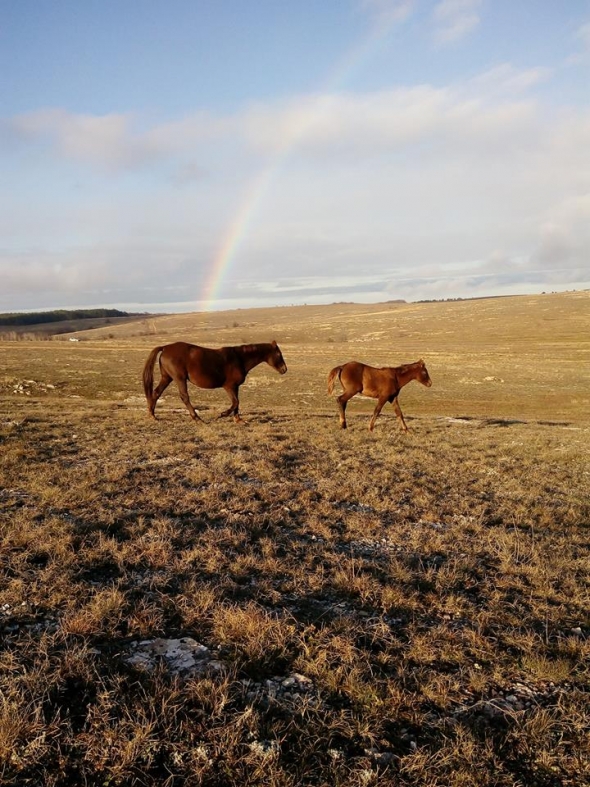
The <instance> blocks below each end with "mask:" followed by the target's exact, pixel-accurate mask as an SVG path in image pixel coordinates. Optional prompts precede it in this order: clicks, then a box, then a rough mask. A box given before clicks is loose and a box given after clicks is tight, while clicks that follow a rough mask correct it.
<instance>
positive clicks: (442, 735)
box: [0, 292, 590, 787]
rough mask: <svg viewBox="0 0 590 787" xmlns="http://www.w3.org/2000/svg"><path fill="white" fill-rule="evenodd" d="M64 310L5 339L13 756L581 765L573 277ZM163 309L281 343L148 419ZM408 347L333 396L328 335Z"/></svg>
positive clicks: (155, 772)
mask: <svg viewBox="0 0 590 787" xmlns="http://www.w3.org/2000/svg"><path fill="white" fill-rule="evenodd" d="M77 338H79V339H80V341H78V342H69V341H68V340H67V338H66V339H63V338H61V337H60V339H59V340H58V339H56V340H54V341H50V342H48V341H45V342H35V341H30V342H1V343H0V474H1V475H0V544H1V546H0V782H2V784H6V785H15V786H16V785H19V787H20V785H27V784H30V785H55V786H57V785H82V784H84V785H168V786H169V787H177V785H185V784H186V785H211V786H215V787H228V786H231V785H235V786H236V787H238V786H240V787H242V786H243V785H268V786H269V787H270V786H271V785H272V787H296V785H317V786H318V787H320V786H322V787H323V786H325V787H328V786H329V787H332V786H333V785H341V786H342V787H363V786H366V785H402V786H406V785H408V786H409V785H424V787H449V786H455V785H456V786H457V787H459V786H460V787H467V786H468V785H472V787H486V786H489V787H504V786H506V787H541V786H547V787H553V786H554V785H555V786H557V785H564V786H565V785H571V786H572V787H575V786H577V785H581V784H584V783H588V781H589V780H590V758H589V749H588V712H587V709H588V688H589V683H588V678H589V669H588V664H589V659H588V657H589V655H590V638H589V633H590V620H589V615H588V609H589V608H590V605H589V594H588V588H589V582H588V577H589V574H588V543H589V540H588V525H589V522H590V495H589V494H588V489H589V488H590V462H589V456H590V293H588V292H582V293H566V294H559V295H542V296H541V295H540V296H527V297H513V298H501V299H499V298H498V299H486V300H479V301H461V302H454V303H423V304H402V303H385V304H377V305H356V304H334V305H331V306H322V307H319V306H318V307H315V306H313V307H312V306H309V307H291V308H273V309H267V310H263V309H260V310H240V311H235V312H225V313H212V314H191V315H169V316H166V317H161V318H155V319H149V320H143V321H138V322H136V323H129V322H126V323H124V324H121V325H109V326H108V327H107V328H104V329H99V330H96V331H89V332H85V333H84V334H78V335H77ZM179 339H182V340H184V341H188V342H193V343H197V344H201V345H204V346H208V347H219V346H222V345H237V344H241V343H247V342H268V341H271V340H272V339H276V341H277V342H278V343H279V345H280V348H281V350H282V352H283V355H284V358H285V361H286V363H287V365H288V369H289V371H288V373H287V374H286V375H283V376H280V375H278V374H277V373H276V372H274V371H273V370H272V369H270V368H269V367H268V366H266V365H265V364H262V365H261V366H259V367H257V368H256V369H254V370H253V371H252V372H251V373H250V374H249V375H248V378H247V380H246V382H245V384H244V385H243V386H242V388H241V390H240V404H241V413H242V416H243V418H244V419H245V421H246V423H245V424H244V425H241V424H237V423H234V422H233V421H232V420H228V419H224V420H220V421H216V420H214V419H215V416H216V415H218V414H219V413H220V412H221V411H222V410H225V409H226V408H227V407H228V404H229V402H228V399H227V397H226V395H225V393H224V392H223V391H220V390H212V391H204V390H200V389H197V388H195V387H192V386H191V387H189V393H190V396H191V400H192V403H193V405H194V406H195V407H196V409H197V410H198V411H199V414H200V415H201V417H202V418H203V419H204V420H205V421H206V423H194V422H193V421H192V420H191V418H190V416H189V413H188V412H187V410H186V409H185V407H184V406H183V404H182V402H181V401H180V398H179V396H178V391H177V390H176V388H175V386H174V385H171V386H170V387H169V388H168V389H167V390H166V392H165V393H164V395H163V396H162V398H161V399H160V401H159V403H158V411H157V415H158V418H159V420H158V421H153V420H152V419H150V418H149V417H148V412H147V405H146V402H145V398H144V396H143V391H142V386H141V372H142V369H143V365H144V363H145V361H146V359H147V356H148V354H149V352H150V350H151V349H152V348H153V347H154V346H156V345H159V344H165V343H168V342H173V341H175V340H179ZM419 358H423V359H424V360H425V362H426V364H427V367H428V371H429V373H430V377H431V379H432V383H433V384H432V387H431V388H425V387H423V386H421V385H419V384H418V383H417V382H412V383H410V384H408V385H407V386H406V387H405V388H404V389H403V390H402V392H401V394H400V397H399V401H400V405H401V408H402V411H403V413H404V417H405V420H406V422H407V424H408V427H409V429H410V431H409V432H408V433H407V434H404V433H403V432H402V431H401V429H400V426H399V423H398V422H397V419H396V417H395V413H394V411H393V408H392V407H391V405H386V406H385V407H384V409H383V411H382V413H381V415H380V417H379V419H378V420H377V422H376V426H375V430H374V432H372V433H371V432H369V429H368V426H369V420H370V415H371V413H372V411H373V409H374V406H375V402H374V400H368V399H367V400H363V399H361V398H360V397H355V399H353V400H351V402H350V403H349V405H348V409H347V419H348V429H347V430H346V431H343V430H341V429H340V428H339V422H338V411H337V406H336V402H335V399H334V397H328V396H327V394H326V378H327V374H328V372H329V371H330V369H331V368H332V367H334V366H335V365H337V364H342V363H344V362H346V361H349V360H352V359H355V360H359V361H363V362H366V363H369V364H372V365H374V366H379V365H388V366H397V365H400V364H405V363H409V362H412V361H415V360H418V359H419ZM339 392H340V390H339V388H338V385H336V390H335V394H337V393H339Z"/></svg>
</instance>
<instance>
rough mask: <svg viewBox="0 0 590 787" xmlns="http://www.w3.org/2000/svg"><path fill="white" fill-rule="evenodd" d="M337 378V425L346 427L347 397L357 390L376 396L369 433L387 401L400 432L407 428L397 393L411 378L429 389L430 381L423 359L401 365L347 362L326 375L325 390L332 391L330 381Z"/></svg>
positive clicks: (405, 430)
mask: <svg viewBox="0 0 590 787" xmlns="http://www.w3.org/2000/svg"><path fill="white" fill-rule="evenodd" d="M336 377H338V380H339V381H340V383H341V385H342V388H343V389H344V393H342V394H341V395H340V396H339V397H338V408H339V410H340V426H341V427H342V429H346V425H347V424H346V404H347V402H348V400H349V399H352V397H353V396H356V394H358V393H362V394H364V396H370V397H371V398H372V399H377V405H376V407H375V411H374V413H373V417H372V418H371V423H370V424H369V430H370V431H371V432H372V431H373V429H374V427H375V421H376V420H377V416H378V415H379V413H380V412H381V410H382V408H383V405H384V404H385V403H386V402H391V403H392V405H393V407H394V410H395V414H396V415H397V417H398V418H399V419H400V421H401V424H402V428H403V430H404V432H407V431H408V427H407V426H406V422H405V421H404V416H403V415H402V411H401V408H400V406H399V403H398V401H397V397H398V395H399V392H400V391H401V389H402V388H403V387H404V385H407V384H408V383H409V382H410V381H411V380H418V382H420V383H422V385H425V386H426V387H427V388H430V386H431V385H432V380H431V379H430V376H429V374H428V370H427V368H426V364H425V363H424V361H423V360H419V361H416V362H415V363H408V364H405V365H404V366H383V367H381V368H379V369H376V368H375V367H373V366H367V364H365V363H359V362H358V361H349V362H348V363H345V364H344V365H343V366H336V367H335V368H334V369H332V371H331V372H330V374H329V375H328V393H329V394H331V393H332V391H333V390H334V381H335V379H336Z"/></svg>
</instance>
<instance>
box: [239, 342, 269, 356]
mask: <svg viewBox="0 0 590 787" xmlns="http://www.w3.org/2000/svg"><path fill="white" fill-rule="evenodd" d="M268 347H270V343H269V342H259V343H258V344H240V345H239V346H238V347H236V348H235V349H236V350H241V351H242V352H243V353H244V354H245V355H250V354H251V353H257V352H259V351H260V350H266V349H267V348H268Z"/></svg>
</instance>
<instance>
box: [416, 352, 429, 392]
mask: <svg viewBox="0 0 590 787" xmlns="http://www.w3.org/2000/svg"><path fill="white" fill-rule="evenodd" d="M416 366H417V367H418V376H417V377H416V379H417V380H418V382H420V383H422V385H425V386H426V387H427V388H430V386H431V385H432V380H431V379H430V375H429V374H428V369H427V368H426V364H425V363H424V361H423V360H422V359H420V360H419V361H418V363H417V364H416Z"/></svg>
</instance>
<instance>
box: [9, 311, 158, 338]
mask: <svg viewBox="0 0 590 787" xmlns="http://www.w3.org/2000/svg"><path fill="white" fill-rule="evenodd" d="M151 316H152V315H151V314H147V313H144V312H142V313H132V312H125V311H121V310H120V309H54V310H52V311H45V312H11V313H8V314H0V339H8V340H11V339H13V340H14V339H23V338H24V339H28V338H30V339H50V338H51V337H52V336H56V335H58V334H64V333H72V332H77V331H88V330H91V329H94V328H105V327H109V326H112V325H119V324H121V323H125V322H135V321H137V320H143V319H145V318H146V317H151Z"/></svg>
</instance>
